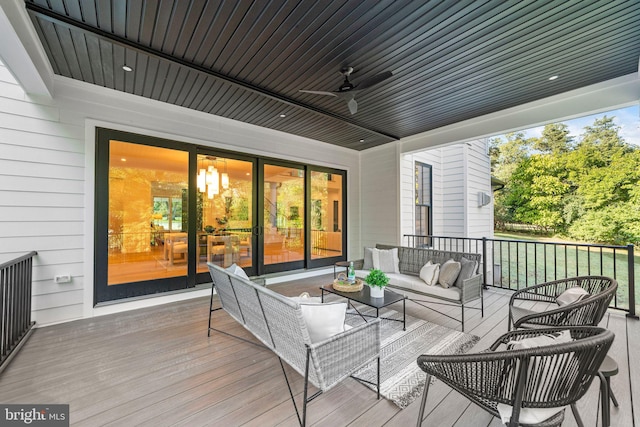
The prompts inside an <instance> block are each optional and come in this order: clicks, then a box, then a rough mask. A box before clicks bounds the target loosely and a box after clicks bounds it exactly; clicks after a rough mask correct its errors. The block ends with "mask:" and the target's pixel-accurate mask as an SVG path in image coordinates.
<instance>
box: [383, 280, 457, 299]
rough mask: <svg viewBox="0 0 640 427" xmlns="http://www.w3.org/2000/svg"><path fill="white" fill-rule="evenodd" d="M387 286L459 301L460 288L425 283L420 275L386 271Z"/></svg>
mask: <svg viewBox="0 0 640 427" xmlns="http://www.w3.org/2000/svg"><path fill="white" fill-rule="evenodd" d="M387 276H389V287H391V288H398V289H404V290H407V291H412V292H419V293H421V294H424V295H433V297H434V298H442V299H447V300H450V301H460V297H461V295H460V289H459V288H456V287H455V286H452V287H451V288H448V289H445V288H443V287H442V286H440V285H437V284H436V285H433V286H429V285H427V284H426V283H425V282H424V281H423V280H422V279H421V278H420V277H418V276H412V275H410V274H402V273H388V274H387Z"/></svg>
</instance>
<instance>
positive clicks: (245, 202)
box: [196, 154, 254, 274]
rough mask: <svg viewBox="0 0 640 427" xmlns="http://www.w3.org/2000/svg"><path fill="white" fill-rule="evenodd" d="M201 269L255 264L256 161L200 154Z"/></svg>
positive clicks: (250, 269) (244, 267) (198, 222)
mask: <svg viewBox="0 0 640 427" xmlns="http://www.w3.org/2000/svg"><path fill="white" fill-rule="evenodd" d="M197 163H198V169H197V170H198V178H197V186H198V192H197V222H196V230H197V234H198V238H197V241H198V256H197V258H196V262H197V272H198V273H203V272H207V273H208V269H207V262H211V263H214V264H217V265H220V266H222V267H228V266H230V265H231V264H233V263H236V264H237V265H239V266H241V267H242V268H243V269H244V270H245V271H247V272H249V274H251V271H252V267H253V254H254V251H253V226H254V213H253V200H254V195H253V162H250V161H244V160H236V159H231V158H226V157H216V156H212V155H203V154H198V160H197Z"/></svg>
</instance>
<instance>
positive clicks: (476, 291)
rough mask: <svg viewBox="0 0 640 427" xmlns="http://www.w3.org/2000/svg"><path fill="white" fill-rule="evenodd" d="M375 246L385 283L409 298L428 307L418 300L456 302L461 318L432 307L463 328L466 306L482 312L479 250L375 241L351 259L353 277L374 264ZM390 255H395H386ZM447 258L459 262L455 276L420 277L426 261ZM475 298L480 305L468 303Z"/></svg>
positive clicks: (447, 303) (442, 302) (480, 258)
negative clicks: (430, 280)
mask: <svg viewBox="0 0 640 427" xmlns="http://www.w3.org/2000/svg"><path fill="white" fill-rule="evenodd" d="M374 249H375V250H377V251H378V254H383V256H384V259H382V258H379V263H378V266H379V267H382V268H380V269H382V270H383V271H384V272H385V274H386V275H387V276H388V277H389V279H390V281H389V285H388V287H389V288H390V289H391V290H393V291H396V292H399V293H401V294H404V295H405V296H406V297H407V299H409V300H410V301H413V302H415V303H417V304H420V305H422V306H423V307H425V308H428V309H430V310H434V309H433V308H432V307H429V306H426V305H424V304H421V303H427V302H428V303H434V302H435V303H438V304H445V305H456V306H459V307H460V308H461V311H462V313H461V319H460V320H458V319H457V318H455V317H452V316H449V315H448V314H446V313H442V312H440V311H438V310H434V311H437V312H438V313H440V314H442V315H443V316H446V317H449V318H451V319H454V320H456V321H458V322H460V323H461V324H462V326H461V327H462V331H464V310H465V308H474V309H479V310H481V314H482V315H483V316H484V303H483V298H482V274H479V273H478V270H479V266H480V264H481V262H482V255H481V254H474V253H465V252H455V251H441V250H435V249H428V248H411V247H406V246H394V245H386V244H380V243H378V244H376V247H375V248H365V250H364V252H365V256H364V258H362V259H359V260H355V261H354V268H355V269H356V277H358V278H361V279H364V278H365V277H366V276H367V274H369V271H370V269H371V268H373V267H374V260H373V259H372V258H373V255H374V252H375V251H374ZM379 251H384V252H379ZM380 256H382V255H380ZM390 256H391V257H397V258H393V259H389V257H390ZM449 260H453V261H455V262H457V263H460V270H459V272H458V273H457V274H456V275H455V277H453V278H452V277H448V283H446V284H445V283H440V282H439V281H436V283H432V284H427V282H425V280H423V278H421V271H423V270H422V269H423V267H424V266H425V265H426V264H427V263H428V262H431V264H432V265H435V264H438V265H440V266H442V265H444V264H445V263H446V262H447V261H449ZM423 297H428V298H430V300H423V299H421V298H423ZM433 300H437V301H433ZM476 300H480V307H477V306H468V304H469V303H471V302H473V301H476Z"/></svg>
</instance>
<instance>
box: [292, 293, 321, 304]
mask: <svg viewBox="0 0 640 427" xmlns="http://www.w3.org/2000/svg"><path fill="white" fill-rule="evenodd" d="M289 299H290V300H293V301H295V302H299V303H305V302H306V303H310V302H311V303H315V304H321V303H322V298H320V297H312V296H311V295H309V292H303V293H301V294H300V295H299V296H297V297H289Z"/></svg>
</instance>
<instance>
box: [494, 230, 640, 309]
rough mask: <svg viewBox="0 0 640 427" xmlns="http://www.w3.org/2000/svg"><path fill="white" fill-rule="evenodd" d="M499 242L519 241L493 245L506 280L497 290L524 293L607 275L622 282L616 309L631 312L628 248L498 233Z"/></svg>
mask: <svg viewBox="0 0 640 427" xmlns="http://www.w3.org/2000/svg"><path fill="white" fill-rule="evenodd" d="M495 239H498V240H518V241H519V242H502V243H500V242H493V244H494V247H493V254H494V262H493V263H494V264H500V266H501V276H502V277H501V280H500V281H499V282H496V281H494V282H495V283H494V284H495V285H496V286H502V287H508V288H511V289H520V288H523V287H526V286H531V285H534V284H537V283H542V282H546V281H550V280H555V279H561V278H565V277H571V276H583V275H603V276H608V277H613V278H615V279H616V280H617V281H618V292H617V295H616V299H615V301H614V302H613V303H612V305H614V306H615V307H618V308H622V309H628V307H629V293H628V289H629V269H628V253H627V249H626V247H624V248H622V249H613V248H602V247H596V246H592V245H585V244H583V243H580V242H568V241H560V240H554V239H553V238H548V237H539V236H534V235H529V234H519V233H495ZM552 243H561V245H555V244H552ZM637 252H638V251H636V253H635V256H634V263H633V264H634V270H635V271H634V277H635V284H636V286H635V298H636V303H637V302H639V301H640V292H639V290H638V287H640V255H639V254H637ZM545 260H546V262H545ZM636 305H637V304H636Z"/></svg>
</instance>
